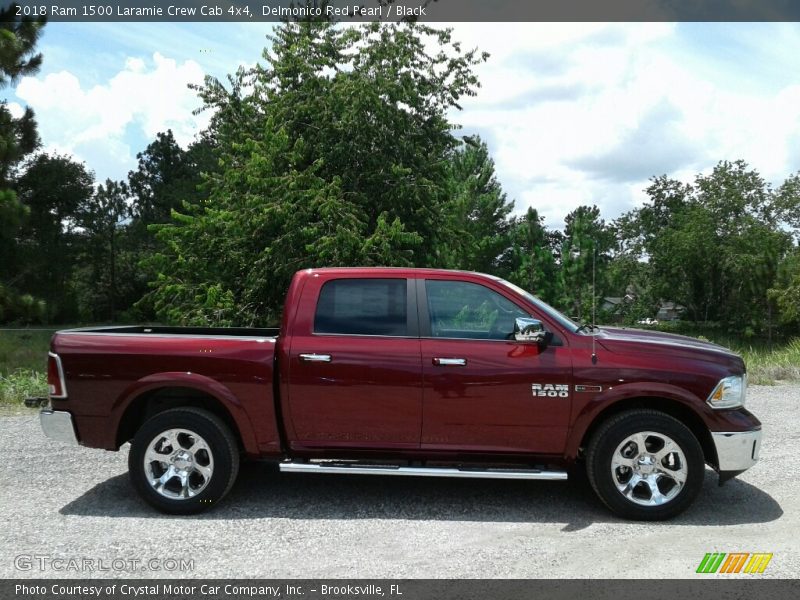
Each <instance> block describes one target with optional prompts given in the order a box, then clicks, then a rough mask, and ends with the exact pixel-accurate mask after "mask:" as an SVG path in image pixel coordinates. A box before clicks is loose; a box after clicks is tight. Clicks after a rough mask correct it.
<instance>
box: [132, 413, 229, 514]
mask: <svg viewBox="0 0 800 600" xmlns="http://www.w3.org/2000/svg"><path fill="white" fill-rule="evenodd" d="M176 430H180V432H179V433H177V437H176V438H175V439H176V440H179V441H178V444H179V446H180V448H177V449H176V448H172V449H170V450H165V452H166V453H165V454H164V457H165V459H167V458H169V457H170V456H171V455H174V454H175V452H178V451H180V450H182V449H184V448H186V447H187V446H192V447H196V446H194V442H195V441H196V440H197V439H198V438H199V439H200V441H201V443H202V444H203V448H201V449H200V450H199V451H198V452H197V453H196V454H194V453H189V454H188V456H191V459H188V460H183V462H179V463H170V462H169V461H165V462H164V463H160V462H159V461H158V460H156V461H150V462H148V463H147V466H146V464H145V454H146V453H147V451H148V448H149V447H150V445H151V444H156V446H155V447H156V448H160V449H162V450H164V449H165V448H171V446H170V445H169V443H168V442H167V441H166V437H165V434H166V433H167V432H170V431H173V432H174V431H176ZM193 436H197V437H193ZM187 463H188V465H189V466H188V467H187V466H185V465H187ZM195 463H196V464H197V465H198V466H200V467H205V471H206V472H207V471H209V466H210V467H211V468H210V476H209V477H207V478H206V477H204V476H203V475H202V474H201V473H200V471H199V470H194V469H193V467H192V466H191V465H194V464H195ZM170 464H173V466H174V465H177V466H179V467H183V468H185V469H186V470H185V471H183V472H184V473H189V475H188V476H186V480H187V481H189V482H190V483H189V484H188V485H187V486H181V483H182V481H183V480H182V479H180V477H179V476H178V475H177V474H176V475H174V476H172V477H170V478H169V479H167V480H166V484H164V485H161V488H162V491H161V492H159V491H157V490H156V489H155V488H154V487H153V485H151V483H150V477H149V475H148V469H149V470H150V474H155V476H156V477H157V475H158V474H159V473H161V474H162V475H165V474H166V471H167V468H168V467H169V466H170ZM159 469H160V470H162V471H163V472H161V471H159ZM128 473H129V475H130V479H131V483H132V484H133V487H134V488H135V489H136V491H137V492H138V494H139V495H140V496H141V497H142V498H143V499H144V500H145V501H146V502H147V503H148V504H150V505H152V506H154V507H155V508H157V509H158V510H160V511H162V512H165V513H170V514H179V515H186V514H194V513H198V512H201V511H204V510H207V509H209V508H211V507H212V506H213V505H215V504H216V503H217V502H219V501H220V500H221V499H222V498H223V497H224V496H225V495H226V494H227V493H228V492H229V491H230V489H231V487H233V483H234V482H235V481H236V476H237V474H238V473H239V450H238V446H237V443H236V439H235V438H234V437H233V434H232V433H231V430H230V429H229V428H228V426H227V425H225V423H224V422H223V421H222V420H221V419H220V418H219V417H217V416H216V415H214V414H212V413H210V412H208V411H206V410H202V409H198V408H175V409H171V410H166V411H164V412H161V413H158V414H157V415H155V416H153V417H152V418H151V419H149V420H148V421H146V422H145V423H144V425H142V427H141V428H140V429H139V431H137V432H136V435H135V436H134V438H133V441H132V442H131V449H130V452H129V454H128ZM166 476H167V475H165V477H166ZM192 492H194V493H192ZM183 493H186V494H187V495H188V494H192V495H190V496H188V497H167V495H165V494H169V496H175V495H183Z"/></svg>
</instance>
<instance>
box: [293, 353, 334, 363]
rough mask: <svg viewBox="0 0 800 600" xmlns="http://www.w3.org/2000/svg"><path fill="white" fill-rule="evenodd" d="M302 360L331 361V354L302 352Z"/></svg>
mask: <svg viewBox="0 0 800 600" xmlns="http://www.w3.org/2000/svg"><path fill="white" fill-rule="evenodd" d="M300 360H301V361H303V362H331V355H330V354H301V355H300Z"/></svg>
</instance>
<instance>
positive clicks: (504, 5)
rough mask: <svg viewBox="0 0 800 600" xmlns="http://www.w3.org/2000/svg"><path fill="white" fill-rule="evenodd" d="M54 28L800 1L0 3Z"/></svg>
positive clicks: (690, 9) (603, 16)
mask: <svg viewBox="0 0 800 600" xmlns="http://www.w3.org/2000/svg"><path fill="white" fill-rule="evenodd" d="M12 4H13V5H15V6H14V10H13V12H14V15H15V16H28V17H45V18H46V19H47V20H48V21H51V22H59V21H65V22H79V21H82V22H147V21H151V22H157V21H171V22H181V21H186V22H193V21H195V22H221V21H237V22H251V23H256V22H277V21H281V20H286V19H304V18H305V19H308V18H312V19H332V20H338V21H355V22H359V21H383V22H398V21H404V20H419V21H421V22H521V21H528V22H537V21H544V22H555V21H567V22H586V21H597V22H630V21H639V22H643V21H800V2H798V0H752V1H746V0H744V1H743V0H327V1H326V0H316V1H313V0H309V1H308V2H306V1H305V0H207V1H200V2H197V1H192V0H124V1H117V2H106V1H105V0H56V1H49V2H48V1H43V0H15V1H14V2H11V1H10V0H0V6H2V8H4V9H6V8H8V7H9V6H10V5H12Z"/></svg>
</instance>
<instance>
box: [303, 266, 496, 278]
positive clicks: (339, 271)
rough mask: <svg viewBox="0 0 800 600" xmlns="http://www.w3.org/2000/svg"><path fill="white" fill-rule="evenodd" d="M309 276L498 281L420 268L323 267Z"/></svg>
mask: <svg viewBox="0 0 800 600" xmlns="http://www.w3.org/2000/svg"><path fill="white" fill-rule="evenodd" d="M306 272H308V273H309V274H313V273H320V274H335V275H350V276H359V275H364V276H375V275H380V274H382V273H387V274H388V273H391V274H393V275H406V276H408V277H415V276H431V275H439V276H441V275H445V276H447V275H450V276H454V275H455V276H470V277H486V278H489V279H497V277H495V276H494V275H489V274H487V273H479V272H477V271H459V270H454V269H427V268H418V267H321V268H314V269H306Z"/></svg>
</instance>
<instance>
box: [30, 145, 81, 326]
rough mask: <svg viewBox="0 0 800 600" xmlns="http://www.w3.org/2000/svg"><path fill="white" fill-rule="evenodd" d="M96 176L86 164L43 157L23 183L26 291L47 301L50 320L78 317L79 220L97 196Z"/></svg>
mask: <svg viewBox="0 0 800 600" xmlns="http://www.w3.org/2000/svg"><path fill="white" fill-rule="evenodd" d="M93 186H94V174H93V173H92V172H91V171H89V170H88V169H87V168H86V166H85V165H84V164H83V163H78V162H75V161H74V160H73V159H71V158H69V157H67V156H62V155H58V154H52V155H49V154H40V155H38V156H36V157H35V158H34V159H33V160H31V161H30V162H29V163H28V164H27V165H26V169H25V171H24V173H23V174H22V175H21V176H20V177H19V179H18V181H17V191H18V193H19V197H20V200H21V201H22V203H23V204H24V205H25V207H26V209H27V211H28V213H29V214H28V218H27V219H26V221H25V223H24V224H23V226H22V227H21V229H20V233H19V236H18V241H19V246H18V251H19V258H20V261H19V262H20V264H21V265H24V268H23V269H21V271H20V273H19V274H18V275H17V278H16V281H17V284H18V286H19V288H20V289H23V290H25V291H26V292H29V293H31V294H33V295H34V296H37V297H39V298H42V299H44V300H45V301H46V302H47V305H48V311H49V317H50V319H53V320H56V321H61V322H64V321H65V320H69V319H71V318H74V316H75V298H74V293H73V290H72V289H71V286H70V277H71V272H72V267H73V265H74V261H75V256H76V252H77V248H76V240H77V228H78V226H79V219H78V215H79V214H80V213H81V212H82V211H85V210H86V206H87V205H88V203H89V201H90V199H91V198H92V195H93V193H94V189H93Z"/></svg>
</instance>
